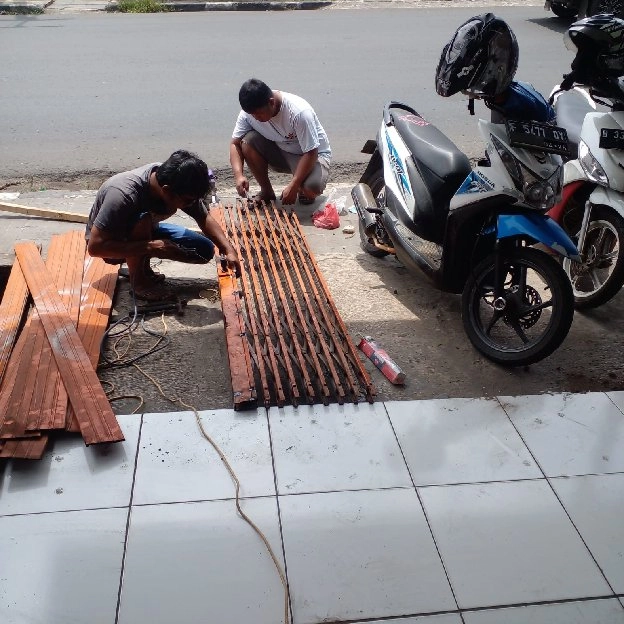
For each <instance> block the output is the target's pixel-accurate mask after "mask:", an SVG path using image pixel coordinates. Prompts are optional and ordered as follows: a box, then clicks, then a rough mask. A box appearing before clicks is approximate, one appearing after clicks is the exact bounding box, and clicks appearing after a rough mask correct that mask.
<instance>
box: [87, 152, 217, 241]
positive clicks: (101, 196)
mask: <svg viewBox="0 0 624 624" xmlns="http://www.w3.org/2000/svg"><path fill="white" fill-rule="evenodd" d="M160 164H161V163H151V164H149V165H144V166H142V167H139V168H138V169H133V170H132V171H124V172H122V173H118V174H117V175H114V176H113V177H112V178H109V179H108V180H106V182H104V184H102V186H101V187H100V190H99V191H98V192H97V195H96V196H95V201H94V202H93V207H92V208H91V213H90V214H89V221H88V223H87V231H86V237H87V240H88V239H89V234H90V233H91V228H92V227H93V226H94V225H95V226H96V227H97V228H99V229H100V230H103V231H105V232H107V233H109V234H111V235H112V236H113V237H114V238H116V239H119V240H127V239H128V237H129V236H130V232H131V231H132V228H133V227H134V226H135V224H136V223H137V221H138V220H139V217H140V216H141V215H142V214H144V213H146V212H149V213H152V214H154V215H156V216H157V218H158V220H159V221H163V220H164V219H167V218H168V217H170V216H171V215H172V214H173V213H172V212H171V210H169V209H168V208H167V206H166V205H165V204H164V202H162V201H160V200H158V199H154V198H153V197H152V196H151V195H150V191H149V180H150V176H151V174H152V173H153V172H154V171H155V170H156V169H158V167H159V166H160ZM183 211H184V212H185V213H186V214H188V215H189V216H190V217H192V218H193V219H195V220H196V221H197V220H198V219H199V220H203V219H204V218H205V217H206V215H207V214H208V212H207V210H206V207H205V205H204V203H203V202H201V201H198V202H196V203H195V204H193V205H192V206H189V207H187V208H184V209H183Z"/></svg>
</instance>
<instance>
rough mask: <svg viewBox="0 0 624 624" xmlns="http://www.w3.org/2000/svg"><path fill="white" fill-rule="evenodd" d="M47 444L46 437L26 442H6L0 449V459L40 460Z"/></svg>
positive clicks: (30, 439)
mask: <svg viewBox="0 0 624 624" xmlns="http://www.w3.org/2000/svg"><path fill="white" fill-rule="evenodd" d="M47 444H48V436H46V435H42V436H40V437H39V438H29V439H28V440H6V441H5V442H4V444H3V445H2V446H1V447H0V457H1V458H13V459H41V458H42V457H43V453H44V452H45V449H46V446H47Z"/></svg>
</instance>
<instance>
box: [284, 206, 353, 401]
mask: <svg viewBox="0 0 624 624" xmlns="http://www.w3.org/2000/svg"><path fill="white" fill-rule="evenodd" d="M272 209H273V216H274V218H275V221H276V223H277V224H279V225H280V226H281V227H280V231H281V232H282V233H284V232H285V231H286V230H285V228H284V227H283V226H282V221H281V219H280V215H279V212H280V211H279V210H278V209H277V208H276V207H275V206H274V205H273V206H272ZM282 239H283V240H282V242H283V245H284V247H285V248H286V252H287V253H288V256H289V258H290V262H291V268H292V270H293V271H294V273H295V277H296V279H297V281H298V285H299V291H300V292H301V294H302V296H303V299H304V302H305V305H306V312H307V314H308V317H309V318H307V319H306V318H305V314H304V313H303V311H301V325H302V331H303V332H304V337H305V340H306V342H307V346H308V352H309V353H310V354H311V357H312V360H313V363H314V368H315V371H316V374H317V375H318V378H319V381H320V383H321V387H322V392H323V402H324V403H327V402H328V399H329V397H330V396H331V393H330V390H329V386H328V385H327V380H326V378H325V374H324V372H323V369H322V366H321V363H320V361H319V357H318V354H317V350H316V347H315V345H314V340H313V336H312V334H311V332H310V324H312V326H313V329H314V331H315V332H316V336H317V338H318V337H319V336H320V335H321V328H320V325H319V324H318V320H317V318H316V315H312V314H311V313H310V311H311V310H312V309H313V308H314V306H313V305H312V302H311V301H310V297H309V294H308V288H307V286H306V283H305V280H304V278H303V276H302V274H301V271H300V269H299V262H298V261H297V258H296V257H295V254H294V252H293V249H292V245H291V242H290V240H289V238H288V237H287V236H282ZM293 286H294V284H293ZM293 292H296V290H295V289H294V288H293ZM321 347H322V348H324V350H325V351H326V349H327V345H326V344H325V343H321ZM330 372H331V374H332V377H333V379H334V382H335V383H336V388H337V389H338V394H339V397H340V398H342V397H344V390H343V389H342V385H341V383H340V380H339V378H338V373H337V371H336V370H335V368H334V369H332V368H331V367H330ZM340 398H339V402H342V401H341V400H340Z"/></svg>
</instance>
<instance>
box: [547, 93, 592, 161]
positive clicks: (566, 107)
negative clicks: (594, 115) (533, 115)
mask: <svg viewBox="0 0 624 624" xmlns="http://www.w3.org/2000/svg"><path fill="white" fill-rule="evenodd" d="M554 108H555V112H556V113H557V125H558V126H561V127H562V128H565V129H566V130H567V131H568V142H569V143H570V152H571V154H572V155H573V156H572V157H573V158H576V156H577V154H578V144H579V141H580V139H581V128H582V127H583V121H584V119H585V115H587V113H591V112H592V111H594V110H595V108H594V107H593V106H592V105H591V103H590V102H588V101H587V98H586V97H584V96H583V95H582V94H581V93H579V92H578V91H564V92H563V93H560V94H559V95H558V96H557V99H556V101H555V104H554Z"/></svg>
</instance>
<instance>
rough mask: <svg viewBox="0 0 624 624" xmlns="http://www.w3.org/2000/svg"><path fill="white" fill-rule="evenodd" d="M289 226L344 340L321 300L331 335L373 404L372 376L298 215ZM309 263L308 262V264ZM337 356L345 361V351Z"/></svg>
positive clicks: (354, 382)
mask: <svg viewBox="0 0 624 624" xmlns="http://www.w3.org/2000/svg"><path fill="white" fill-rule="evenodd" d="M287 225H288V227H289V228H290V229H291V230H294V231H295V232H296V235H297V236H296V239H297V241H298V248H299V249H300V250H302V251H304V252H305V253H302V254H301V257H302V262H303V266H304V267H305V269H306V271H308V263H309V264H310V265H311V266H312V268H313V269H314V273H315V275H316V277H317V278H318V281H319V283H320V285H321V289H322V290H323V292H324V295H325V297H324V300H325V304H326V305H327V306H329V308H330V310H331V311H332V314H333V317H334V319H335V321H336V325H337V326H338V327H339V329H340V332H341V334H342V336H343V337H344V338H342V339H340V338H339V336H338V332H337V331H336V328H335V326H334V325H333V324H332V323H331V322H330V321H329V319H328V315H327V313H326V311H325V306H324V305H322V304H321V301H320V299H319V305H320V307H321V311H322V313H323V316H324V318H325V321H326V323H327V326H328V328H329V330H330V332H331V335H332V337H333V339H334V342H335V344H336V346H337V347H338V346H339V345H340V344H341V345H342V347H343V348H346V351H347V353H348V354H350V359H351V363H352V364H354V365H355V364H357V365H358V366H357V367H356V370H358V372H359V373H360V375H361V378H362V381H363V383H364V387H365V391H366V395H367V399H368V400H369V401H370V402H372V401H373V397H374V395H375V389H374V387H373V383H372V381H371V379H370V376H369V375H368V373H367V372H366V370H365V369H364V368H363V367H362V366H361V365H359V358H358V356H357V353H356V351H355V346H354V345H353V342H352V341H351V340H349V339H348V336H349V333H348V331H347V328H346V326H345V324H344V322H343V320H342V318H341V317H340V314H339V313H338V309H337V308H336V305H335V303H334V301H333V299H332V297H331V293H330V291H329V287H328V286H327V282H326V281H325V278H324V277H323V274H322V272H321V270H320V269H319V267H318V265H317V263H316V260H315V259H314V255H313V254H312V251H311V250H310V247H309V245H308V241H307V240H306V238H305V236H304V235H303V231H302V230H301V226H300V224H299V219H298V218H297V215H296V214H295V213H293V214H292V215H291V217H290V219H289V220H287ZM306 261H307V262H306ZM337 354H338V357H339V358H340V359H341V360H343V358H344V351H343V349H340V348H338V349H337ZM343 364H344V367H345V371H346V374H347V377H348V378H349V382H350V384H351V389H352V392H353V393H354V395H355V396H357V388H358V386H359V384H358V383H357V380H356V379H355V378H354V376H353V375H352V373H351V368H350V367H349V366H348V365H347V363H346V361H344V360H343Z"/></svg>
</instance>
